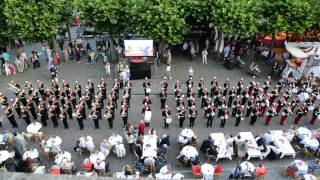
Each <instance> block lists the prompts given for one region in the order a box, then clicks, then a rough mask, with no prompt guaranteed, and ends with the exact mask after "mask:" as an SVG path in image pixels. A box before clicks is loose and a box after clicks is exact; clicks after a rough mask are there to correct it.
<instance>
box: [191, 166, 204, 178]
mask: <svg viewBox="0 0 320 180" xmlns="http://www.w3.org/2000/svg"><path fill="white" fill-rule="evenodd" d="M191 170H192V174H193V177H196V178H202V173H201V168H200V166H196V165H192V166H191Z"/></svg>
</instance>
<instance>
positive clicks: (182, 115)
mask: <svg viewBox="0 0 320 180" xmlns="http://www.w3.org/2000/svg"><path fill="white" fill-rule="evenodd" d="M177 115H178V120H179V127H180V128H182V127H183V123H184V120H185V119H186V110H185V107H184V105H182V104H181V105H180V108H179V110H178V114H177Z"/></svg>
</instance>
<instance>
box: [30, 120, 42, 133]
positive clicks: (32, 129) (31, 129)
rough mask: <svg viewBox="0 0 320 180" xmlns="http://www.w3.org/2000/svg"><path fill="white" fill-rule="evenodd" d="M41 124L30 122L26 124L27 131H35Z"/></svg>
mask: <svg viewBox="0 0 320 180" xmlns="http://www.w3.org/2000/svg"><path fill="white" fill-rule="evenodd" d="M41 127H42V125H41V124H40V123H39V122H34V123H31V124H29V125H28V126H27V132H28V133H36V132H38V131H39V130H40V129H41Z"/></svg>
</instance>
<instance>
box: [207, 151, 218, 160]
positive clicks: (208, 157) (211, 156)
mask: <svg viewBox="0 0 320 180" xmlns="http://www.w3.org/2000/svg"><path fill="white" fill-rule="evenodd" d="M205 158H206V161H207V162H210V160H212V159H215V158H216V156H215V155H210V154H209V149H206V154H205Z"/></svg>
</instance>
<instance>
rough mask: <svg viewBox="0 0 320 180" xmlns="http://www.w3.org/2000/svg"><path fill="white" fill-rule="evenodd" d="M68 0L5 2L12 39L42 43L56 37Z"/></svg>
mask: <svg viewBox="0 0 320 180" xmlns="http://www.w3.org/2000/svg"><path fill="white" fill-rule="evenodd" d="M67 2H68V0H5V8H4V14H5V16H6V17H7V19H8V21H7V22H8V34H9V36H10V37H11V38H13V39H15V38H23V39H24V40H28V41H40V40H43V39H49V38H51V37H53V36H54V35H56V34H57V33H58V32H59V31H60V30H61V28H62V24H63V22H61V21H62V20H63V19H64V17H63V15H65V11H64V10H65V9H66V8H65V7H64V6H65V5H66V4H68V3H67Z"/></svg>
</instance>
